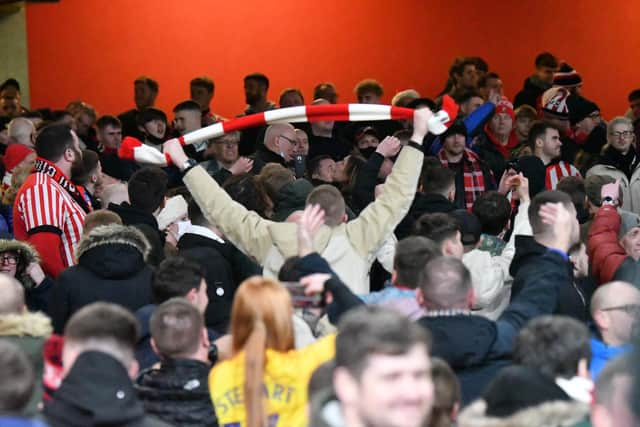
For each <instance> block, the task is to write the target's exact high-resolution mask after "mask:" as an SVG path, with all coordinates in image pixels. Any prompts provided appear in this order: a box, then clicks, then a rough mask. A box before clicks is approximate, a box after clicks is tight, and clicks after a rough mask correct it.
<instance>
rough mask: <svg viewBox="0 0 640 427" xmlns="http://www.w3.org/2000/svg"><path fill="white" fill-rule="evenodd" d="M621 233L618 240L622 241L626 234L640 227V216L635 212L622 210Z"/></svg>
mask: <svg viewBox="0 0 640 427" xmlns="http://www.w3.org/2000/svg"><path fill="white" fill-rule="evenodd" d="M619 212H620V231H619V232H618V239H622V238H623V237H624V236H625V234H627V233H628V232H630V231H631V230H632V229H634V228H636V227H640V216H638V214H635V213H633V212H629V211H625V210H622V209H620V211H619Z"/></svg>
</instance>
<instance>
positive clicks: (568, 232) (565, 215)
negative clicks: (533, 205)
mask: <svg viewBox="0 0 640 427" xmlns="http://www.w3.org/2000/svg"><path fill="white" fill-rule="evenodd" d="M539 215H540V218H541V219H542V222H543V223H545V224H547V225H551V226H552V227H553V231H552V233H553V239H552V241H551V242H550V245H548V246H549V247H553V248H556V249H560V250H562V251H564V252H568V251H569V248H570V247H571V244H572V234H573V231H574V230H573V229H574V222H575V221H576V218H575V215H572V214H571V212H569V211H568V210H567V208H565V207H564V205H563V204H562V203H545V204H544V205H542V206H540V211H539Z"/></svg>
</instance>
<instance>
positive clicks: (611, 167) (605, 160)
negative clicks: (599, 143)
mask: <svg viewBox="0 0 640 427" xmlns="http://www.w3.org/2000/svg"><path fill="white" fill-rule="evenodd" d="M635 139H636V137H635V133H634V131H633V123H632V122H631V120H629V119H628V118H626V117H616V118H614V119H613V120H611V121H610V122H609V125H608V126H607V144H606V145H605V147H604V151H603V154H602V156H601V158H600V160H599V161H598V164H597V165H595V166H594V167H592V168H591V169H589V171H588V172H587V177H589V176H591V175H607V176H610V177H612V178H614V179H619V180H620V189H621V190H622V204H623V205H622V207H623V209H625V210H628V211H632V212H634V213H637V214H640V199H639V197H638V196H637V194H638V192H639V191H640V187H638V185H640V181H638V177H639V176H640V168H638V166H639V165H640V159H639V158H638V155H637V153H636V148H635V144H634V143H635Z"/></svg>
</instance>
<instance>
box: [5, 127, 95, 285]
mask: <svg viewBox="0 0 640 427" xmlns="http://www.w3.org/2000/svg"><path fill="white" fill-rule="evenodd" d="M36 154H37V155H38V158H37V160H36V167H35V171H34V173H32V174H31V175H29V176H28V177H27V179H26V181H25V182H24V184H23V185H22V187H21V188H20V191H19V192H18V194H17V196H16V200H15V203H14V205H13V218H14V233H15V237H16V239H18V240H24V241H27V242H29V243H30V244H31V245H33V246H34V247H35V249H36V250H37V251H38V253H39V254H40V256H41V257H42V263H43V268H44V271H45V273H46V274H48V275H50V276H52V277H54V278H56V277H57V276H58V274H59V273H60V272H61V271H62V270H64V269H65V268H67V267H69V266H70V265H73V264H74V263H75V256H74V252H75V245H76V243H78V240H79V239H80V236H81V235H82V228H83V224H84V217H85V215H86V214H87V213H88V212H90V211H91V205H90V203H89V200H88V197H87V195H86V194H85V192H84V190H83V189H82V188H81V187H77V186H75V185H74V184H72V182H71V178H72V177H71V170H72V168H75V167H77V166H76V165H77V164H79V163H81V162H82V152H81V151H80V141H79V139H78V136H77V135H76V134H75V132H73V131H72V130H71V129H70V128H69V127H68V126H65V125H51V126H48V127H46V128H44V129H43V130H42V131H41V132H40V133H39V134H38V136H37V138H36Z"/></svg>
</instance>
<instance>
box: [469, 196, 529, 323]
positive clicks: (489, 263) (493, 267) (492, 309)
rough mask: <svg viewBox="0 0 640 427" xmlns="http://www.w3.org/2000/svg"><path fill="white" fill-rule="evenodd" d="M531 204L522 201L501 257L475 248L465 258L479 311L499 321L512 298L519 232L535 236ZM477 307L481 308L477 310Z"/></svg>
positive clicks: (476, 312)
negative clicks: (511, 273) (512, 272)
mask: <svg viewBox="0 0 640 427" xmlns="http://www.w3.org/2000/svg"><path fill="white" fill-rule="evenodd" d="M528 210H529V203H528V202H527V203H522V204H520V207H519V209H518V214H517V215H516V217H515V219H514V221H513V232H512V233H511V238H510V239H509V241H508V242H507V245H506V246H505V247H504V249H503V250H502V253H501V254H500V255H498V256H493V257H492V256H491V254H490V253H489V252H486V251H481V250H479V249H473V250H472V251H470V252H467V253H466V254H464V255H463V257H462V263H463V264H464V265H465V266H466V267H467V268H468V269H469V272H470V273H471V281H472V282H473V290H474V292H475V296H476V302H475V305H474V307H473V309H474V312H475V314H479V315H481V316H485V317H488V318H489V319H491V320H497V319H498V317H500V315H501V314H502V312H503V311H504V309H505V308H507V305H509V300H510V298H511V284H512V283H513V277H511V275H510V274H509V266H510V265H511V260H512V259H513V256H514V255H515V253H516V243H515V239H516V236H517V235H523V236H531V235H533V232H532V230H531V225H530V224H529V215H528V212H527V211H528ZM476 310H477V311H476Z"/></svg>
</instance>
